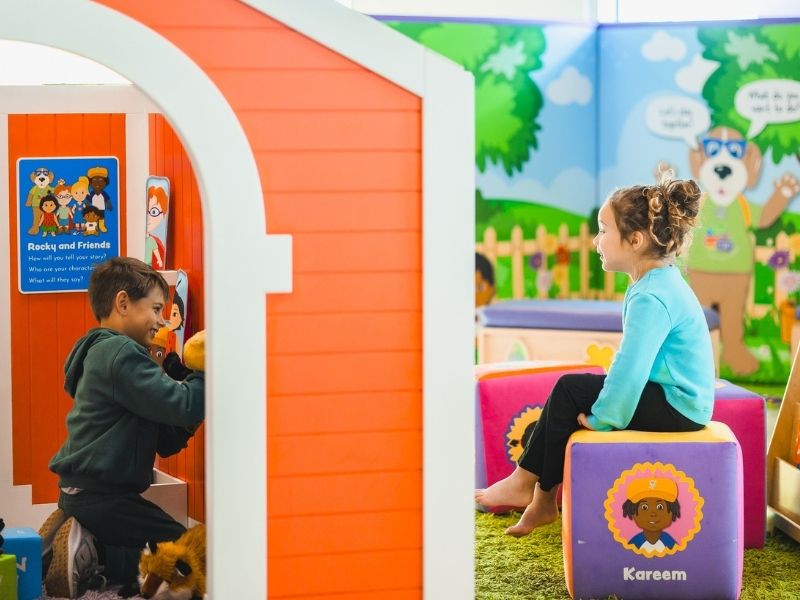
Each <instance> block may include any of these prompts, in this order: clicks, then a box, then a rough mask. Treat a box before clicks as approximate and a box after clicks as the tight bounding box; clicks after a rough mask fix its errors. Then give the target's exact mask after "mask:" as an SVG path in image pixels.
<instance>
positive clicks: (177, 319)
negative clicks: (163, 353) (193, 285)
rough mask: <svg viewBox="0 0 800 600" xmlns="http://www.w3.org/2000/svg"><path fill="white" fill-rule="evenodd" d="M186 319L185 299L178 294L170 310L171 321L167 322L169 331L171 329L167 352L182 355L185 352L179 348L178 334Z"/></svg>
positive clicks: (175, 295) (173, 298)
mask: <svg viewBox="0 0 800 600" xmlns="http://www.w3.org/2000/svg"><path fill="white" fill-rule="evenodd" d="M185 318H186V308H185V305H184V303H183V298H181V297H180V295H178V293H177V292H176V293H175V294H173V297H172V307H171V308H170V309H169V321H168V322H167V329H169V338H168V341H167V352H178V354H180V353H181V351H182V350H183V348H182V347H181V348H179V347H178V346H179V344H178V334H177V333H176V332H177V331H180V330H181V328H182V327H183V322H184V320H185ZM181 346H182V344H181Z"/></svg>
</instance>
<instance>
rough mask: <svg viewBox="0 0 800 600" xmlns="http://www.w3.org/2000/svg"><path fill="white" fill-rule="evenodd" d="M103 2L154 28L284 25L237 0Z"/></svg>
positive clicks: (260, 27) (241, 27) (264, 26)
mask: <svg viewBox="0 0 800 600" xmlns="http://www.w3.org/2000/svg"><path fill="white" fill-rule="evenodd" d="M103 4H106V5H107V6H113V7H116V8H117V9H118V10H120V11H122V12H124V13H126V14H127V15H128V16H131V17H133V18H135V19H136V20H138V21H141V22H142V23H147V24H149V25H150V27H152V28H154V29H156V30H158V29H159V28H161V27H165V26H173V27H174V26H177V27H191V28H205V27H213V28H220V27H236V28H237V29H247V28H257V29H264V28H266V27H276V28H281V27H283V25H281V24H280V23H278V22H277V21H275V20H273V19H270V18H269V17H268V16H266V15H265V14H263V13H261V12H258V11H257V10H255V9H254V8H250V7H249V6H247V5H246V4H244V3H243V2H239V1H238V0H234V1H230V0H228V1H222V2H221V1H220V0H169V2H164V1H163V0H136V1H135V2H131V1H129V0H128V1H126V0H104V2H103Z"/></svg>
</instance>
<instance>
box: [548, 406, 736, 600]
mask: <svg viewBox="0 0 800 600" xmlns="http://www.w3.org/2000/svg"><path fill="white" fill-rule="evenodd" d="M742 486H743V483H742V454H741V449H740V447H739V443H738V442H737V440H736V437H735V436H734V435H733V433H732V432H731V430H730V428H729V427H727V426H726V425H725V424H723V423H717V422H714V421H712V422H711V423H709V425H708V426H707V427H706V428H705V429H703V430H701V431H697V432H692V433H650V432H639V431H614V432H608V433H605V432H595V431H588V430H581V431H578V432H576V433H575V434H573V435H572V437H571V438H570V441H569V444H568V446H567V455H566V462H565V467H564V485H563V493H562V538H563V548H564V567H565V577H566V582H567V589H568V590H569V593H570V596H571V597H572V598H576V599H577V598H582V599H589V598H605V597H607V596H609V595H611V594H616V595H617V596H618V597H621V598H651V599H664V600H679V599H681V600H682V599H696V600H699V599H715V600H726V599H731V600H735V599H736V598H738V597H739V592H740V590H741V583H742V557H743V527H744V524H743V509H742V506H743V505H742Z"/></svg>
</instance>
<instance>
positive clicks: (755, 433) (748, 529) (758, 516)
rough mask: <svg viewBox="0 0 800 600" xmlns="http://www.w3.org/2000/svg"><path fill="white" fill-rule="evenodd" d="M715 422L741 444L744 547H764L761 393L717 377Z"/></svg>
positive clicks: (764, 457) (763, 434)
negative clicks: (726, 427)
mask: <svg viewBox="0 0 800 600" xmlns="http://www.w3.org/2000/svg"><path fill="white" fill-rule="evenodd" d="M711 418H712V419H713V420H714V421H719V422H721V423H725V424H726V425H727V426H728V427H730V428H731V431H733V434H734V435H735V436H736V439H737V440H738V441H739V445H740V446H741V447H742V465H743V468H744V547H745V548H762V547H763V546H764V534H765V532H766V526H767V492H766V489H767V488H766V485H767V466H766V465H767V463H766V453H767V442H766V407H765V404H764V398H763V397H762V396H759V395H758V394H754V393H753V392H751V391H749V390H746V389H744V388H741V387H739V386H736V385H733V384H732V383H730V382H728V381H725V380H724V379H719V380H717V386H716V390H715V392H714V413H713V414H712V416H711Z"/></svg>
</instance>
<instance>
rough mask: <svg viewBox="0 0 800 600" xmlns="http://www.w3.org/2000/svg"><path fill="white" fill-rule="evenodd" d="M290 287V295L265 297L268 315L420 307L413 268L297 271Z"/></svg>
mask: <svg viewBox="0 0 800 600" xmlns="http://www.w3.org/2000/svg"><path fill="white" fill-rule="evenodd" d="M292 288H293V289H292V294H291V295H286V296H284V295H280V294H277V295H274V296H270V297H269V299H268V300H267V303H268V304H267V306H268V310H269V314H273V315H278V314H300V313H318V312H353V311H358V310H369V311H379V310H421V309H422V282H421V281H420V273H419V272H414V271H410V272H407V273H403V272H395V273H317V274H312V275H303V274H302V273H301V274H295V275H294V277H293V279H292ZM268 350H269V351H270V352H272V351H278V350H279V348H276V347H272V348H270V349H268Z"/></svg>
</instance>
